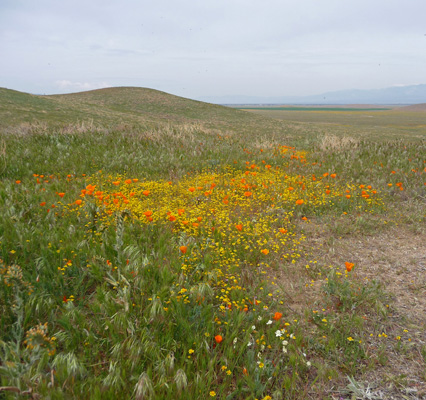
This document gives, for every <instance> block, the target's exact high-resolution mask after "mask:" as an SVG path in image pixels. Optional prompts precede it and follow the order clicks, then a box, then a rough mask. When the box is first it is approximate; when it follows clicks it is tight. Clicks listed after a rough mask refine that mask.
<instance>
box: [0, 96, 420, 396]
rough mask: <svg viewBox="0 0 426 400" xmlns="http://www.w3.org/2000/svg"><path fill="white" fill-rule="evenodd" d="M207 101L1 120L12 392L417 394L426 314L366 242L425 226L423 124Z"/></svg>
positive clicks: (5, 345) (2, 270)
mask: <svg viewBox="0 0 426 400" xmlns="http://www.w3.org/2000/svg"><path fill="white" fill-rule="evenodd" d="M52 101H53V100H52ZM176 101H177V100H176ZM170 102H172V103H173V98H172V99H171V100H170ZM61 106H64V103H63V102H62V103H61ZM74 107H76V106H75V105H74ZM203 107H204V106H203ZM212 107H213V106H212ZM231 111H233V112H235V113H236V115H237V116H238V119H237V120H236V121H237V122H235V121H234V120H231V117H229V116H228V113H230V112H231ZM84 112H87V109H86V110H85V111H84ZM104 112H105V111H104ZM169 112H170V113H171V114H173V113H172V112H171V111H169ZM202 112H203V118H204V121H203V122H202V123H200V122H199V121H198V122H196V123H195V122H191V120H190V117H189V116H188V115H185V118H186V120H185V121H184V123H183V122H182V121H174V122H172V123H167V124H164V123H163V122H162V121H159V120H158V121H154V122H153V119H154V117H153V116H152V114H149V118H150V119H147V120H146V121H144V122H140V121H136V120H135V119H134V120H133V121H132V123H131V124H129V125H123V122H122V121H121V120H119V119H118V117H117V116H114V115H113V114H111V115H110V116H109V118H110V119H111V120H110V121H108V122H102V118H101V116H100V117H99V119H95V121H94V122H93V121H92V122H90V123H87V124H86V125H85V124H84V123H83V122H81V121H80V122H78V123H77V122H75V123H74V125H73V124H70V123H68V122H67V124H65V123H61V122H60V121H59V122H58V121H56V120H55V121H52V122H49V121H48V122H44V123H35V122H31V123H30V124H26V125H22V124H21V125H19V126H18V125H9V126H7V127H2V128H1V130H0V177H1V181H0V210H1V212H0V254H1V256H0V398H5V399H6V398H7V399H9V398H11V399H12V398H25V397H24V396H26V397H27V398H34V399H36V398H52V399H68V398H79V399H80V398H81V399H86V398H87V399H117V398H123V399H124V398H134V399H210V398H211V399H229V400H231V399H252V400H254V399H257V400H266V399H310V398H312V399H317V398H318V399H325V398H330V399H332V398H343V399H344V398H380V397H351V396H361V394H362V395H366V393H372V395H373V394H374V395H376V396H385V393H386V392H385V390H389V391H392V390H393V391H395V393H396V392H398V391H399V392H398V393H402V390H403V389H404V390H405V389H407V388H411V389H412V391H411V392H406V394H407V396H408V395H412V396H421V393H422V392H421V390H423V389H424V388H426V386H424V382H425V379H426V347H425V345H424V339H425V338H424V330H422V324H423V323H424V319H419V320H413V319H411V316H410V315H409V314H405V313H404V311H403V308H401V307H402V306H401V307H400V304H399V303H398V296H397V294H396V293H395V292H394V291H393V290H392V288H391V287H387V286H386V285H384V284H383V282H384V280H383V279H384V278H383V277H382V275H381V272H379V273H377V272H374V273H373V272H372V270H369V267H368V266H366V265H364V264H363V263H362V262H360V258H361V257H362V254H360V253H362V251H358V250H359V248H360V246H361V244H360V243H363V246H367V245H368V243H369V241H370V243H371V241H372V240H373V239H372V238H375V237H378V236H379V235H386V234H389V235H395V232H406V234H405V237H406V239H407V241H408V240H411V239H410V238H413V239H412V240H413V241H416V240H417V239H416V238H421V237H422V235H424V234H425V233H426V230H425V218H426V203H425V199H426V142H425V139H424V138H423V139H418V138H417V137H415V138H411V139H410V140H406V139H395V138H391V139H386V138H384V139H383V138H380V139H377V138H363V137H360V136H357V135H356V132H350V134H346V135H343V134H341V133H340V132H338V133H333V132H331V133H324V132H323V131H321V129H322V128H321V127H319V128H318V131H316V127H315V126H313V125H312V124H311V123H306V125H304V124H303V123H298V124H295V123H289V122H286V121H284V122H283V121H276V122H271V121H272V120H266V119H262V118H261V117H254V116H252V115H251V114H249V113H248V112H244V111H238V110H226V112H224V113H225V114H223V116H222V117H221V118H222V119H221V120H220V121H219V122H217V126H218V127H219V128H216V127H215V125H214V122H215V118H216V119H217V118H219V117H218V116H217V113H213V112H212V117H211V119H210V117H209V115H208V110H207V111H206V110H205V108H203V111H202ZM306 112H308V111H306ZM64 115H67V116H68V117H69V114H66V111H64ZM161 115H163V114H161ZM182 115H184V114H182ZM245 115H247V117H245ZM64 118H65V117H64ZM114 118H115V119H114ZM132 118H136V117H135V116H134V115H133V116H132ZM147 118H148V117H147ZM245 118H247V124H248V125H250V126H251V127H252V130H248V129H246V128H244V129H240V130H239V128H237V125H238V126H242V125H243V124H244V119H245ZM114 121H115V122H114ZM253 121H254V122H253ZM256 124H257V125H256ZM268 124H270V126H269V125H268ZM262 126H269V127H268V128H267V129H266V128H264V129H265V130H263V131H262V130H261V129H262ZM256 129H258V131H256ZM369 238H370V239H369ZM423 238H424V236H423ZM419 240H420V239H419ZM343 242H344V243H346V244H347V248H346V250H345V251H343V250H342V251H338V250H336V249H337V248H338V246H339V244H338V243H343ZM420 242H421V240H420ZM365 248H366V247H365ZM416 248H418V254H419V255H421V256H422V254H424V248H423V249H422V248H421V246H420V247H416ZM414 253H415V251H414ZM419 257H420V256H419ZM422 257H423V256H422ZM425 259H426V258H424V259H420V258H413V260H417V261H413V262H412V263H411V264H410V265H409V264H407V265H405V264H404V268H405V269H401V268H402V266H401V265H400V264H398V265H399V267H398V268H399V269H398V271H399V270H400V271H401V272H400V273H399V272H398V274H397V275H395V276H397V277H399V278H401V277H402V278H404V277H407V278H406V279H407V285H414V286H410V288H411V287H413V289H412V297H411V298H410V299H412V298H417V297H421V296H422V294H424V290H425V286H424V282H425V280H424V272H423V274H420V275H418V276H419V277H420V278H419V280H418V281H416V282H411V283H410V282H408V281H409V280H410V278H409V277H410V276H412V273H413V272H410V268H412V270H413V271H414V270H415V269H416V268H420V267H421V266H422V265H423V266H424V264H422V262H423V263H424V260H425ZM419 260H420V261H419ZM421 260H423V261H421ZM375 261H377V262H379V261H380V260H375ZM396 268H397V267H395V266H392V267H391V268H390V269H387V270H383V271H382V273H383V276H386V275H389V276H390V274H393V273H395V274H396ZM392 276H393V275H392ZM382 278H383V279H382ZM399 278H398V279H399ZM392 279H393V278H392ZM410 290H411V289H410ZM410 293H411V292H410ZM407 301H408V300H407ZM404 304H408V303H404ZM423 328H424V326H423ZM394 360H399V362H400V363H405V365H406V368H407V371H408V373H407V374H406V375H405V376H402V375H403V374H400V373H399V370H398V369H397V367H396V366H395V365H394ZM378 371H379V372H378ZM380 371H383V373H382V374H381V373H380ZM386 377H388V378H389V379H388V380H386ZM372 382H374V384H373V383H372ZM370 383H371V384H372V386H371V387H370V386H369V384H370ZM374 385H375V386H374ZM422 385H423V386H422ZM414 389H415V390H414ZM360 393H361V394H360ZM389 393H390V392H389ZM424 393H426V392H424ZM334 396H336V397H334ZM337 396H340V397H337ZM381 398H386V397H381ZM410 398H411V397H410ZM413 398H415V397H413ZM418 398H421V397H418Z"/></svg>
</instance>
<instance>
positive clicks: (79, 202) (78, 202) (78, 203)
mask: <svg viewBox="0 0 426 400" xmlns="http://www.w3.org/2000/svg"><path fill="white" fill-rule="evenodd" d="M81 203H83V201H82V200H80V199H79V200H76V201H75V204H77V205H78V206H79V205H80V204H81Z"/></svg>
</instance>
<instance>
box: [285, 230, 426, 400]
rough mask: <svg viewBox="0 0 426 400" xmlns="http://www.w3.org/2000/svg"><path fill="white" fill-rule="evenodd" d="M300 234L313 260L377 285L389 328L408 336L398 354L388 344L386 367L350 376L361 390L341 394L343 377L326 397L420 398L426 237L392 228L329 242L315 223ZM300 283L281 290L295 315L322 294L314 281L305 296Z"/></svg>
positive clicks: (425, 390)
mask: <svg viewBox="0 0 426 400" xmlns="http://www.w3.org/2000/svg"><path fill="white" fill-rule="evenodd" d="M420 231H421V230H420ZM305 232H306V234H307V237H308V239H307V241H308V242H309V244H308V247H311V248H312V247H313V248H315V250H314V252H313V255H314V256H315V259H317V260H318V262H321V263H322V264H323V265H334V266H339V265H341V266H344V265H345V262H346V261H350V262H352V263H354V264H355V267H354V269H353V272H355V273H356V274H357V275H358V276H359V277H361V278H362V279H365V278H366V279H370V280H373V279H374V280H376V281H379V282H381V284H382V287H383V289H384V291H385V292H386V293H388V294H389V295H390V296H391V301H390V302H389V303H390V305H389V307H390V316H389V325H390V326H389V329H390V330H391V331H395V332H400V331H402V330H404V329H406V330H407V331H408V332H407V335H408V336H407V337H409V338H410V341H409V342H408V343H406V347H405V348H404V351H398V352H397V351H395V348H394V341H389V346H387V348H386V357H387V361H386V363H384V365H379V366H378V367H377V368H375V369H374V370H373V371H369V372H368V373H367V374H365V375H364V376H360V377H356V382H357V383H358V384H361V386H363V389H362V388H361V389H360V391H359V393H357V392H356V391H353V392H352V393H351V394H344V390H345V388H346V387H347V385H348V384H349V381H348V380H347V379H346V377H344V379H342V380H341V381H340V383H341V384H342V387H336V386H335V387H330V388H329V391H328V393H327V397H326V398H330V399H336V400H337V399H339V400H341V399H410V400H414V399H426V363H425V355H422V349H423V351H426V235H424V234H423V233H422V234H418V233H414V230H410V229H408V227H402V228H401V227H399V226H394V227H391V228H388V229H385V230H384V231H383V230H382V231H380V232H376V233H372V234H371V235H360V234H359V235H353V234H351V235H346V236H343V237H340V238H338V239H337V238H335V237H333V238H332V239H331V240H330V238H331V236H332V235H330V234H327V233H324V230H322V228H321V227H319V226H318V225H317V224H315V222H312V223H311V224H310V225H309V224H308V225H305ZM298 264H301V263H298ZM301 266H302V265H299V268H300V267H301ZM299 271H300V270H299ZM288 272H290V273H291V270H290V271H289V270H287V271H286V272H285V273H283V274H282V275H283V276H282V277H281V278H282V279H280V280H281V281H282V282H283V281H284V280H286V281H287V282H288V281H289V279H288V275H287V274H288ZM296 274H297V273H296V272H295V275H296ZM285 275H287V278H285ZM305 284H306V281H305V283H302V282H301V281H300V283H299V285H294V281H293V284H291V287H290V286H288V287H287V289H286V292H287V294H290V296H289V298H291V299H292V303H291V304H290V305H289V307H290V308H291V309H292V311H294V312H297V313H301V312H302V310H303V309H304V308H306V304H307V303H309V304H314V303H315V301H318V300H319V299H320V298H319V297H318V296H321V295H322V294H321V291H320V286H321V284H322V282H321V281H316V283H315V288H313V289H314V290H312V291H310V294H307V291H306V290H305V291H304V290H303V286H304V285H305ZM297 286H298V287H297ZM312 398H316V397H315V395H313V397H312Z"/></svg>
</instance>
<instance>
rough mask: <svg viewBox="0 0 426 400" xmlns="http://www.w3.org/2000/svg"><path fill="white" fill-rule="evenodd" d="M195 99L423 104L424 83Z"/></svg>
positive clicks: (425, 85) (236, 102)
mask: <svg viewBox="0 0 426 400" xmlns="http://www.w3.org/2000/svg"><path fill="white" fill-rule="evenodd" d="M197 100H200V101H204V102H207V103H213V104H418V103H426V84H422V85H412V86H393V87H389V88H384V89H371V90H359V89H350V90H339V91H336V92H327V93H322V94H318V95H313V96H279V97H259V96H238V95H236V96H210V97H200V98H198V99H197Z"/></svg>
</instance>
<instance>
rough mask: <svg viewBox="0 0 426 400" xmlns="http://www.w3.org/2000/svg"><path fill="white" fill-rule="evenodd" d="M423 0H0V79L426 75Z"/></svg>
mask: <svg viewBox="0 0 426 400" xmlns="http://www.w3.org/2000/svg"><path fill="white" fill-rule="evenodd" d="M424 15H426V2H424V1H421V0H407V1H405V2H404V4H403V5H402V3H401V1H397V0H387V1H385V0H377V1H375V2H370V1H367V0H360V1H357V2H351V3H348V2H339V1H336V0H324V1H322V2H318V1H315V0H302V1H300V2H294V1H283V0H270V1H268V2H264V3H260V2H258V1H250V0H249V1H241V0H232V1H224V0H215V1H213V0H206V1H204V2H202V3H195V2H193V1H189V0H187V1H182V2H173V1H171V0H162V1H161V0H160V1H158V2H156V3H155V4H154V3H152V2H147V1H137V0H126V1H123V2H121V3H120V4H118V3H115V2H114V3H112V2H107V3H105V2H102V1H100V0H93V1H91V2H89V3H88V2H86V1H83V0H74V1H72V2H71V1H69V0H64V1H62V2H57V1H53V0H39V1H37V2H32V1H30V0H22V1H19V2H18V1H16V0H2V2H1V4H0V54H2V58H1V61H0V86H2V87H6V88H9V89H14V90H19V91H23V92H28V93H34V94H55V93H70V92H79V91H85V90H91V89H97V88H102V87H111V86H139V87H149V88H153V89H157V90H162V91H165V92H167V93H171V94H175V95H179V96H182V97H187V98H194V99H200V98H203V97H214V96H230V95H238V96H259V97H278V96H309V95H317V94H320V93H324V92H331V91H338V90H346V89H364V90H366V89H381V88H387V87H396V86H408V85H415V84H424V83H426V82H425V78H424V71H425V70H426V28H425V26H424Z"/></svg>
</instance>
